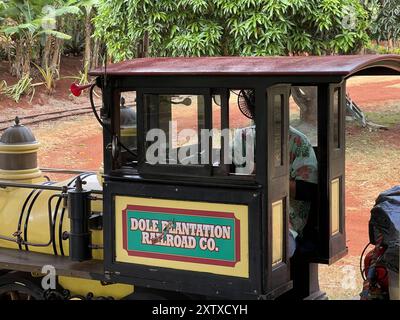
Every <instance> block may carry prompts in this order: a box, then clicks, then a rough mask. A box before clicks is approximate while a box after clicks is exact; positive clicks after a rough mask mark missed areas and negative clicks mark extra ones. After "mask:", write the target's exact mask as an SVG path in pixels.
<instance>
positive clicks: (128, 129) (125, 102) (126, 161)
mask: <svg viewBox="0 0 400 320" xmlns="http://www.w3.org/2000/svg"><path fill="white" fill-rule="evenodd" d="M119 141H120V144H122V145H123V147H120V159H121V165H122V166H131V165H133V164H134V163H136V161H137V156H136V153H137V120H136V91H128V92H122V93H121V97H120V139H119ZM124 147H125V148H124ZM126 149H128V150H129V151H130V152H129V151H127V150H126Z"/></svg>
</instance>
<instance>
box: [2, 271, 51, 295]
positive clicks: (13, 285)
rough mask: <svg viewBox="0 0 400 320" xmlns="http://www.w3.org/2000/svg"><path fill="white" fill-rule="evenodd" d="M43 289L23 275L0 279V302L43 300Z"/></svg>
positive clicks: (12, 274)
mask: <svg viewBox="0 0 400 320" xmlns="http://www.w3.org/2000/svg"><path fill="white" fill-rule="evenodd" d="M43 292H44V291H43V289H42V288H41V287H40V285H39V284H36V283H35V282H34V281H32V280H31V279H28V277H27V276H26V275H25V274H23V273H8V274H6V275H3V276H1V277H0V300H43V299H44V298H43Z"/></svg>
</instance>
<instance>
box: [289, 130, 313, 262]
mask: <svg viewBox="0 0 400 320" xmlns="http://www.w3.org/2000/svg"><path fill="white" fill-rule="evenodd" d="M289 162H290V173H289V174H290V184H289V186H290V212H289V223H290V225H289V231H290V235H291V237H293V239H290V240H291V241H292V245H291V246H290V247H291V248H290V256H292V255H293V254H294V251H295V246H294V248H293V245H294V243H293V241H294V242H295V239H296V238H297V237H298V236H302V235H303V231H304V228H305V226H306V224H307V221H308V217H309V214H310V210H311V205H312V200H313V197H315V194H316V192H317V183H318V163H317V157H316V156H315V152H314V149H313V147H312V145H311V143H310V141H309V140H308V138H307V137H306V136H305V135H304V134H303V133H301V132H300V131H298V130H296V129H295V128H293V127H292V126H290V127H289Z"/></svg>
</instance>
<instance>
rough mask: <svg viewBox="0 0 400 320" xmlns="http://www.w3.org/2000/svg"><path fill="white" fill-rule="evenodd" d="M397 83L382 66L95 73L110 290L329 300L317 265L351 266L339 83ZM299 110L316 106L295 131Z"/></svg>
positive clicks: (268, 65)
mask: <svg viewBox="0 0 400 320" xmlns="http://www.w3.org/2000/svg"><path fill="white" fill-rule="evenodd" d="M399 72H400V58H399V57H398V56H390V55H388V56H326V57H213V58H210V57H204V58H141V59H135V60H131V61H126V62H121V63H116V64H112V65H109V66H107V68H100V69H97V70H93V71H91V73H90V74H91V75H92V76H95V77H96V84H97V86H98V87H100V88H101V90H102V94H103V102H102V108H101V114H100V115H99V116H98V119H99V120H100V121H101V123H102V126H103V132H104V185H103V196H104V203H103V205H104V216H103V219H104V221H103V223H104V270H105V275H106V278H107V279H108V280H110V281H112V282H118V283H130V284H134V285H135V286H136V287H146V288H151V289H154V290H159V291H160V292H164V291H174V292H177V291H178V292H183V293H187V294H193V295H198V296H207V297H214V298H215V297H223V298H241V299H275V298H278V297H294V298H301V299H317V298H324V294H323V293H322V292H321V291H320V290H319V286H318V264H331V263H334V262H335V261H337V260H339V259H340V258H342V257H343V256H344V255H346V253H347V248H346V230H345V117H346V109H345V107H346V105H345V101H346V100H345V99H346V79H348V78H349V77H351V76H354V75H380V74H382V75H383V74H385V75H388V74H399ZM302 100H303V101H306V102H307V103H309V104H311V105H313V107H312V108H311V109H312V110H311V111H309V112H308V114H305V115H301V114H300V116H298V117H297V118H296V114H295V113H296V112H295V111H293V110H295V109H296V105H299V104H300V103H301V101H302ZM121 101H122V103H121ZM128 109H129V110H128ZM301 112H305V111H304V110H302V111H301ZM127 113H130V116H129V117H128V120H129V121H127V120H126V119H127V117H126V116H123V114H127ZM302 119H306V120H307V119H312V120H311V121H305V122H306V123H305V124H304V123H303V122H302V121H301V120H302Z"/></svg>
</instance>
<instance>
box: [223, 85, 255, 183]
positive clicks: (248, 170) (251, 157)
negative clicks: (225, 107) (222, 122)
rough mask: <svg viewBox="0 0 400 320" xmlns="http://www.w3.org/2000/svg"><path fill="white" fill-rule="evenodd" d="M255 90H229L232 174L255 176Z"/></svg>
mask: <svg viewBox="0 0 400 320" xmlns="http://www.w3.org/2000/svg"><path fill="white" fill-rule="evenodd" d="M254 117H255V90H254V89H231V90H229V135H230V137H231V141H232V142H231V144H232V148H231V150H232V159H233V165H232V166H231V170H230V172H231V174H237V175H250V174H255V168H256V167H255V147H256V145H255V142H256V127H255V122H254Z"/></svg>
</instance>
